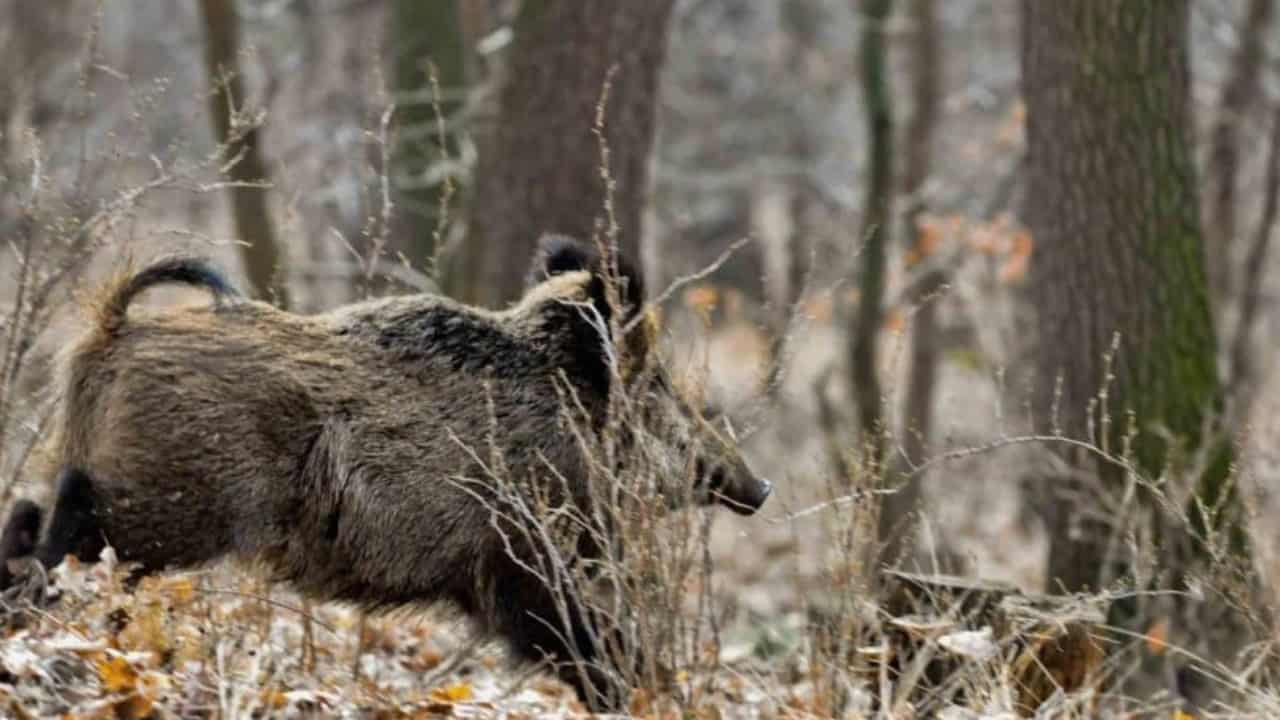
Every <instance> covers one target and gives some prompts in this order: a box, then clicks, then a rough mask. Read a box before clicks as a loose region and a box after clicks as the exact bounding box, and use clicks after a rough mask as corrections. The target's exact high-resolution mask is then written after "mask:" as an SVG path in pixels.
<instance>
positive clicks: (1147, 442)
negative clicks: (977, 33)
mask: <svg viewBox="0 0 1280 720" xmlns="http://www.w3.org/2000/svg"><path fill="white" fill-rule="evenodd" d="M1023 9H1024V17H1023V19H1024V24H1023V58H1021V61H1023V94H1024V96H1025V99H1027V142H1028V159H1027V160H1028V161H1027V193H1025V197H1027V206H1025V209H1024V210H1025V219H1027V223H1028V225H1029V228H1030V231H1032V233H1033V236H1034V237H1036V258H1034V260H1033V263H1032V282H1030V287H1032V296H1033V301H1034V302H1036V306H1037V309H1038V315H1039V322H1038V333H1039V337H1038V341H1039V342H1038V345H1039V347H1038V368H1039V374H1041V382H1039V383H1038V384H1039V389H1041V397H1039V398H1038V400H1039V402H1038V405H1039V413H1038V414H1037V415H1038V416H1039V419H1041V420H1042V421H1044V423H1046V429H1047V430H1048V429H1055V428H1056V429H1061V432H1062V433H1064V434H1066V436H1069V437H1073V438H1080V439H1091V438H1089V434H1091V429H1092V433H1093V434H1094V436H1096V437H1094V438H1093V439H1096V442H1098V443H1102V445H1103V446H1105V447H1107V448H1108V450H1110V451H1111V452H1114V454H1120V452H1121V450H1123V448H1124V447H1125V445H1124V443H1125V434H1126V432H1128V430H1129V420H1128V419H1129V418H1130V415H1129V414H1130V413H1132V418H1133V419H1134V421H1135V423H1137V428H1138V430H1139V434H1138V437H1137V438H1134V439H1133V446H1132V447H1133V457H1134V460H1135V462H1137V466H1138V468H1139V469H1140V470H1142V471H1143V473H1144V474H1147V475H1148V477H1151V478H1155V477H1157V475H1158V474H1160V473H1161V471H1162V470H1164V469H1165V468H1166V465H1167V464H1172V465H1174V468H1172V469H1174V471H1175V473H1176V471H1180V470H1185V469H1187V465H1189V462H1188V461H1187V460H1188V457H1189V452H1190V451H1192V450H1193V448H1196V447H1197V445H1198V443H1199V442H1201V441H1202V439H1203V432H1204V429H1206V427H1207V425H1208V423H1210V421H1211V420H1213V419H1215V418H1219V416H1220V414H1221V410H1222V405H1224V404H1222V400H1224V398H1222V388H1221V386H1220V383H1219V377H1217V368H1216V338H1215V333H1213V320H1212V315H1211V313H1210V297H1208V291H1207V281H1206V270H1204V246H1203V241H1202V236H1201V224H1199V217H1198V204H1197V192H1196V190H1197V187H1196V186H1197V178H1196V165H1194V163H1193V160H1192V151H1190V146H1189V138H1190V117H1189V110H1188V97H1189V87H1188V81H1189V67H1188V65H1189V61H1188V37H1187V36H1188V3H1187V0H1130V1H1128V3H1112V1H1111V0H1078V1H1075V3H1039V1H1036V0H1028V1H1027V3H1024V5H1023ZM1116 337H1119V346H1117V352H1116V354H1115V357H1114V363H1112V366H1111V373H1112V375H1114V379H1111V382H1110V383H1108V386H1107V391H1106V393H1105V395H1102V396H1101V397H1100V401H1098V407H1096V409H1091V400H1092V398H1094V397H1096V396H1098V393H1100V389H1101V388H1102V386H1103V382H1105V380H1106V379H1107V370H1106V365H1105V356H1106V355H1107V352H1108V348H1110V347H1111V346H1112V342H1114V341H1115V338H1116ZM1056 378H1060V387H1059V383H1056V382H1055V379H1056ZM1059 391H1060V395H1059ZM1055 407H1056V409H1057V419H1056V421H1055V420H1052V419H1051V418H1050V413H1051V410H1052V409H1055ZM1091 415H1092V418H1091ZM1053 423H1056V424H1053ZM1208 450H1210V457H1211V462H1210V468H1208V470H1207V471H1206V473H1204V474H1203V475H1202V477H1201V478H1199V479H1198V484H1197V486H1196V488H1194V492H1196V493H1197V495H1198V500H1199V501H1201V502H1204V503H1206V507H1226V509H1228V510H1229V511H1225V512H1221V514H1219V515H1215V516H1213V518H1211V519H1208V520H1206V518H1204V516H1203V515H1202V514H1201V512H1198V511H1196V510H1190V511H1189V512H1188V518H1189V521H1188V524H1187V527H1185V528H1183V529H1180V530H1179V529H1178V528H1174V529H1172V530H1169V529H1167V528H1169V527H1166V525H1161V524H1157V525H1156V527H1157V530H1158V529H1160V528H1162V527H1165V528H1166V530H1164V537H1160V538H1158V541H1160V543H1161V546H1162V550H1161V552H1162V557H1161V561H1162V566H1161V570H1162V571H1170V573H1172V574H1174V578H1171V579H1172V582H1175V583H1178V582H1181V579H1183V578H1184V577H1185V574H1187V573H1189V571H1196V570H1203V565H1202V562H1203V561H1204V555H1203V553H1204V550H1203V546H1202V544H1201V543H1199V538H1202V537H1203V536H1204V533H1206V530H1207V529H1210V528H1206V524H1207V523H1210V521H1211V523H1213V525H1215V527H1213V528H1212V529H1215V530H1216V529H1220V528H1224V527H1225V528H1226V529H1229V530H1230V532H1229V536H1228V537H1230V539H1231V548H1233V551H1234V552H1236V553H1238V555H1236V556H1238V557H1240V556H1245V555H1247V553H1248V543H1247V538H1245V534H1244V529H1243V523H1242V521H1240V520H1239V518H1240V516H1239V515H1236V514H1235V512H1233V511H1231V510H1235V509H1236V507H1235V506H1236V505H1238V501H1236V498H1235V497H1234V495H1233V493H1231V488H1230V486H1229V484H1228V483H1226V482H1225V478H1226V475H1228V465H1229V459H1230V447H1229V443H1226V442H1220V441H1215V445H1213V446H1212V447H1211V448H1208ZM1100 479H1101V480H1102V486H1103V491H1105V492H1110V493H1119V492H1121V489H1120V486H1123V483H1124V474H1123V471H1121V470H1120V469H1119V468H1116V466H1114V465H1111V464H1102V466H1101V468H1100ZM1139 492H1146V491H1144V489H1140V488H1139ZM1224 493H1225V495H1224ZM1220 503H1221V505H1220ZM1044 505H1046V506H1047V507H1048V509H1050V511H1051V512H1052V516H1051V518H1047V520H1048V524H1050V527H1051V536H1052V537H1051V550H1050V562H1048V578H1050V583H1051V587H1052V588H1057V587H1064V588H1065V589H1068V591H1079V589H1083V588H1085V587H1091V585H1092V587H1094V588H1096V587H1097V584H1098V579H1100V571H1102V573H1110V577H1126V575H1129V574H1130V573H1132V569H1130V568H1129V566H1128V565H1126V564H1125V562H1124V560H1123V559H1120V557H1114V560H1115V561H1116V562H1115V565H1111V566H1105V565H1106V564H1105V562H1103V557H1105V548H1103V544H1105V543H1106V542H1107V539H1108V538H1110V537H1111V525H1110V523H1108V520H1110V519H1107V518H1101V516H1100V514H1098V509H1097V507H1096V506H1093V507H1089V506H1085V505H1084V503H1080V502H1079V501H1078V500H1076V501H1071V500H1066V498H1055V500H1053V501H1051V502H1046V503H1044ZM1193 505H1194V502H1193ZM1148 507H1149V505H1148ZM1184 530H1185V532H1184ZM1175 551H1176V552H1175ZM1119 555H1123V553H1119ZM1102 577H1108V575H1102Z"/></svg>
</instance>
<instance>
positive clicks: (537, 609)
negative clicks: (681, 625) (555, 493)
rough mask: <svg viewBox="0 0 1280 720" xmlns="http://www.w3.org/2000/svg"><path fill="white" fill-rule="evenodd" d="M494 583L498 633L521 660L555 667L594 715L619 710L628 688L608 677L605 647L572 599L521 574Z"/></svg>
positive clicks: (513, 571)
mask: <svg viewBox="0 0 1280 720" xmlns="http://www.w3.org/2000/svg"><path fill="white" fill-rule="evenodd" d="M510 572H511V574H510V575H508V576H507V577H506V578H505V579H504V580H502V581H500V582H499V583H498V587H497V588H496V589H497V598H496V600H497V611H498V612H497V614H498V617H497V618H496V620H497V621H498V630H499V633H500V634H502V635H503V636H505V637H506V639H507V640H508V642H510V644H511V648H512V650H513V651H514V653H515V654H516V655H517V656H518V657H520V658H521V659H523V660H526V661H531V662H540V661H543V660H551V661H552V662H554V663H555V673H556V675H557V676H558V677H559V678H560V679H561V680H563V681H564V682H565V683H567V684H568V685H569V686H570V687H572V688H573V689H574V690H575V691H576V692H577V695H578V698H579V699H580V700H582V702H583V703H584V704H586V705H587V707H589V708H591V709H592V710H593V711H595V712H616V711H618V710H621V709H623V708H625V706H626V702H627V697H628V695H629V694H630V688H628V687H627V686H626V684H625V683H624V682H623V681H622V680H621V679H620V678H618V677H617V676H615V675H614V674H613V673H611V672H609V669H608V666H609V665H610V664H611V661H610V660H609V658H608V657H607V656H608V653H609V649H608V648H609V643H608V641H607V638H606V637H605V634H604V633H602V632H601V631H600V630H599V629H598V628H597V627H596V626H595V625H594V624H593V623H592V622H591V620H590V618H589V616H588V615H589V614H588V612H587V611H586V610H585V608H583V607H582V604H581V602H580V601H579V600H578V599H577V598H576V597H574V596H573V595H574V593H572V592H571V591H569V590H567V589H566V592H565V593H563V594H561V596H560V597H557V596H556V594H554V593H553V592H552V591H551V590H549V589H548V588H546V587H545V586H544V585H543V584H542V582H541V581H539V580H538V579H536V578H534V577H532V576H531V575H529V574H528V573H526V572H525V571H523V570H520V569H516V568H514V567H512V568H510Z"/></svg>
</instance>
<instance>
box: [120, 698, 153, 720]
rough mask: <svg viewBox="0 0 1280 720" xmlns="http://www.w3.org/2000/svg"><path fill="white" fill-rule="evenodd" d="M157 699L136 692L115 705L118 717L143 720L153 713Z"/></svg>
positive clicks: (123, 719)
mask: <svg viewBox="0 0 1280 720" xmlns="http://www.w3.org/2000/svg"><path fill="white" fill-rule="evenodd" d="M154 708H155V701H154V700H152V699H151V698H150V697H147V696H145V695H141V694H138V693H134V694H133V695H130V696H129V697H127V698H125V699H124V700H121V701H120V702H118V703H116V704H115V705H114V706H113V709H114V710H115V713H116V717H117V718H122V720H142V718H145V717H148V716H150V715H151V711H152V710H153V709H154Z"/></svg>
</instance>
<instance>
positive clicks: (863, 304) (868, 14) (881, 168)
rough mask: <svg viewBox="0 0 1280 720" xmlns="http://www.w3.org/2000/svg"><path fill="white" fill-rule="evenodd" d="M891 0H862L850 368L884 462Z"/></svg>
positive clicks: (862, 425)
mask: <svg viewBox="0 0 1280 720" xmlns="http://www.w3.org/2000/svg"><path fill="white" fill-rule="evenodd" d="M891 5H892V3H891V1H890V0H867V2H864V3H862V5H861V9H862V38H861V40H860V43H861V47H860V51H859V61H860V63H861V73H860V80H861V84H862V97H863V104H864V105H865V108H866V116H867V154H868V157H869V164H868V167H867V178H866V195H865V196H864V200H863V211H862V212H863V222H862V230H861V234H860V235H859V238H858V239H859V241H860V247H861V250H860V252H859V253H858V263H859V268H858V287H859V290H860V292H861V294H860V296H859V299H858V308H857V312H856V313H855V314H854V316H853V318H852V324H851V326H850V328H849V334H848V337H849V340H848V342H849V370H850V372H851V373H852V377H851V381H852V382H851V386H852V387H853V394H854V403H855V404H856V406H857V409H858V419H859V423H858V425H859V430H860V432H861V437H862V442H863V445H865V446H866V447H867V448H868V449H869V450H870V452H871V453H872V454H873V456H874V457H873V460H874V461H877V462H878V460H879V458H880V456H881V455H882V448H883V446H884V443H883V439H882V435H883V427H882V422H883V409H882V407H881V405H882V396H881V391H880V380H879V377H878V375H877V369H876V355H877V345H878V343H877V338H878V337H879V334H880V323H881V320H882V318H883V315H884V312H883V308H882V307H881V305H882V303H883V297H884V281H885V277H884V274H885V273H884V268H885V255H886V250H887V245H888V243H889V237H890V235H891V233H890V223H891V222H892V218H893V215H892V213H893V109H892V98H891V97H890V92H889V81H888V70H887V68H886V67H885V65H886V60H887V55H888V53H887V52H886V50H885V27H884V26H885V21H886V20H887V19H888V17H889V10H890V7H891Z"/></svg>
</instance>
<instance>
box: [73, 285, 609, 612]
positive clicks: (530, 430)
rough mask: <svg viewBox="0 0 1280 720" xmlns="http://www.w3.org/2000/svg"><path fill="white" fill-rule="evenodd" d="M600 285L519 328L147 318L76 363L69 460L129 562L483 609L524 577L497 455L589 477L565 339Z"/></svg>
mask: <svg viewBox="0 0 1280 720" xmlns="http://www.w3.org/2000/svg"><path fill="white" fill-rule="evenodd" d="M582 280H583V278H582V277H580V276H578V275H576V274H574V275H564V276H559V277H557V278H555V279H553V280H552V281H551V282H549V283H548V284H547V286H544V287H542V288H539V292H537V293H535V294H534V295H532V296H531V297H529V298H527V299H526V301H525V303H522V304H521V305H519V306H517V307H516V308H514V309H513V310H511V311H508V312H506V313H485V312H483V311H479V310H474V309H471V308H467V307H463V306H459V305H457V304H455V303H452V302H450V301H448V300H445V299H441V298H435V297H425V296H422V297H411V298H393V299H388V300H380V301H373V302H369V303H363V304H360V305H356V306H351V307H348V308H344V309H343V310H341V311H339V312H337V313H334V314H332V315H321V316H316V317H303V316H298V315H293V314H290V313H286V312H282V311H280V310H277V309H275V308H272V307H271V306H268V305H265V304H261V303H255V302H238V303H234V304H229V305H221V306H217V307H211V308H203V307H192V308H183V309H180V310H176V311H169V312H165V313H163V314H160V315H153V316H150V317H148V316H146V315H142V314H141V313H135V317H131V318H130V320H129V322H128V323H127V324H124V325H123V326H121V328H120V329H119V330H118V331H117V332H116V333H115V335H114V337H112V338H110V341H109V342H105V343H104V342H100V341H98V340H97V339H92V340H91V341H90V345H89V346H88V347H86V348H85V349H84V350H83V351H81V352H78V353H74V354H73V358H74V359H73V361H72V362H73V366H72V368H71V373H72V377H73V382H72V388H73V389H74V390H73V392H74V394H73V395H72V396H71V398H70V399H69V402H68V403H67V408H68V410H69V412H71V413H74V415H68V417H67V418H66V428H65V430H66V432H65V437H66V438H67V446H66V448H65V452H64V457H65V462H66V464H67V465H69V466H72V467H76V468H80V469H82V470H83V471H84V472H85V473H87V474H88V475H89V476H90V477H91V478H92V479H93V487H94V492H95V503H96V506H97V513H98V518H99V521H100V523H101V527H102V531H103V534H104V535H105V536H106V538H107V539H108V540H109V542H110V543H111V544H112V545H113V546H115V547H116V548H117V550H118V552H119V553H120V555H121V559H123V560H127V561H137V562H140V563H142V564H143V566H144V567H147V568H149V569H160V568H163V567H165V566H191V565H197V564H200V563H204V562H208V561H211V560H214V559H217V558H219V557H221V556H223V555H225V554H228V553H233V554H235V555H237V556H239V557H241V558H244V559H246V560H256V561H261V562H263V563H264V564H265V565H266V566H267V567H268V568H269V569H270V570H272V571H274V573H276V574H278V575H280V576H281V579H284V580H287V581H289V582H291V583H293V584H295V585H296V586H297V587H298V588H299V589H300V590H302V591H304V592H308V593H310V594H314V595H319V596H323V597H333V598H336V599H342V600H347V601H354V602H358V603H361V604H366V605H372V606H378V605H394V604H401V603H405V602H412V601H415V600H423V599H434V598H448V599H451V600H453V601H455V602H457V603H458V604H459V605H461V606H462V607H463V608H464V609H467V610H475V609H479V608H477V604H479V603H482V602H483V601H484V599H485V598H483V597H478V596H477V590H478V588H476V587H475V583H474V582H473V578H475V577H486V576H490V575H492V574H493V573H494V572H495V571H496V570H498V568H496V567H483V566H484V565H486V564H502V563H505V562H507V560H508V559H507V557H506V551H505V548H504V546H503V545H502V544H501V542H500V540H501V538H500V537H499V536H497V534H496V533H494V532H493V531H492V530H491V524H490V514H491V508H490V506H488V505H486V503H485V502H483V501H482V498H483V497H484V491H485V489H486V487H487V485H488V484H487V483H486V480H487V478H486V477H485V472H486V470H485V468H484V466H483V465H482V464H481V462H480V460H479V459H480V458H485V457H487V456H488V454H489V452H490V448H491V447H496V448H501V451H502V453H503V465H504V466H505V467H506V468H508V469H511V472H515V473H519V472H522V471H523V472H537V471H536V470H535V469H537V468H545V467H547V466H550V467H553V468H555V470H556V471H557V472H559V473H561V474H562V475H564V476H566V477H568V478H572V477H573V476H574V475H575V474H577V473H578V471H579V468H580V467H581V458H580V457H579V454H578V451H577V448H576V444H575V443H574V442H573V439H572V437H571V435H570V433H569V432H568V429H567V428H565V429H560V428H559V427H558V426H559V425H561V424H562V420H561V415H562V401H561V393H560V392H558V390H557V384H558V378H560V377H570V378H572V377H575V374H574V373H573V372H572V369H573V365H574V360H573V355H574V353H575V350H576V348H575V347H574V346H573V345H571V344H566V345H565V346H564V347H556V346H555V343H556V342H557V341H558V340H559V339H561V338H566V339H570V340H571V339H572V338H571V337H568V336H566V334H565V333H563V332H558V331H557V329H556V328H555V327H554V326H555V325H556V324H558V323H560V322H564V321H568V320H570V318H568V316H567V314H568V313H570V312H573V313H577V312H579V311H580V307H581V306H580V305H579V303H581V302H583V301H584V300H585V298H584V297H582V296H581V294H580V290H581V288H582V287H583V282H582ZM531 303H532V304H533V305H532V306H531ZM94 345H96V346H98V347H94ZM562 369H567V370H568V371H569V372H566V373H565V374H564V375H560V371H561V370H562ZM575 389H576V390H577V391H578V396H579V397H580V398H584V400H585V404H586V406H588V407H590V406H592V405H599V403H600V402H602V401H603V398H596V397H594V396H593V391H594V389H593V388H591V387H590V386H589V384H588V383H581V384H579V385H578V387H577V388H575ZM104 430H106V431H104ZM490 438H492V442H490ZM513 480H515V481H516V482H519V481H521V480H523V478H519V477H516V478H513ZM528 480H529V481H532V480H533V478H528ZM476 493H480V494H481V495H480V497H477V495H476Z"/></svg>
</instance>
